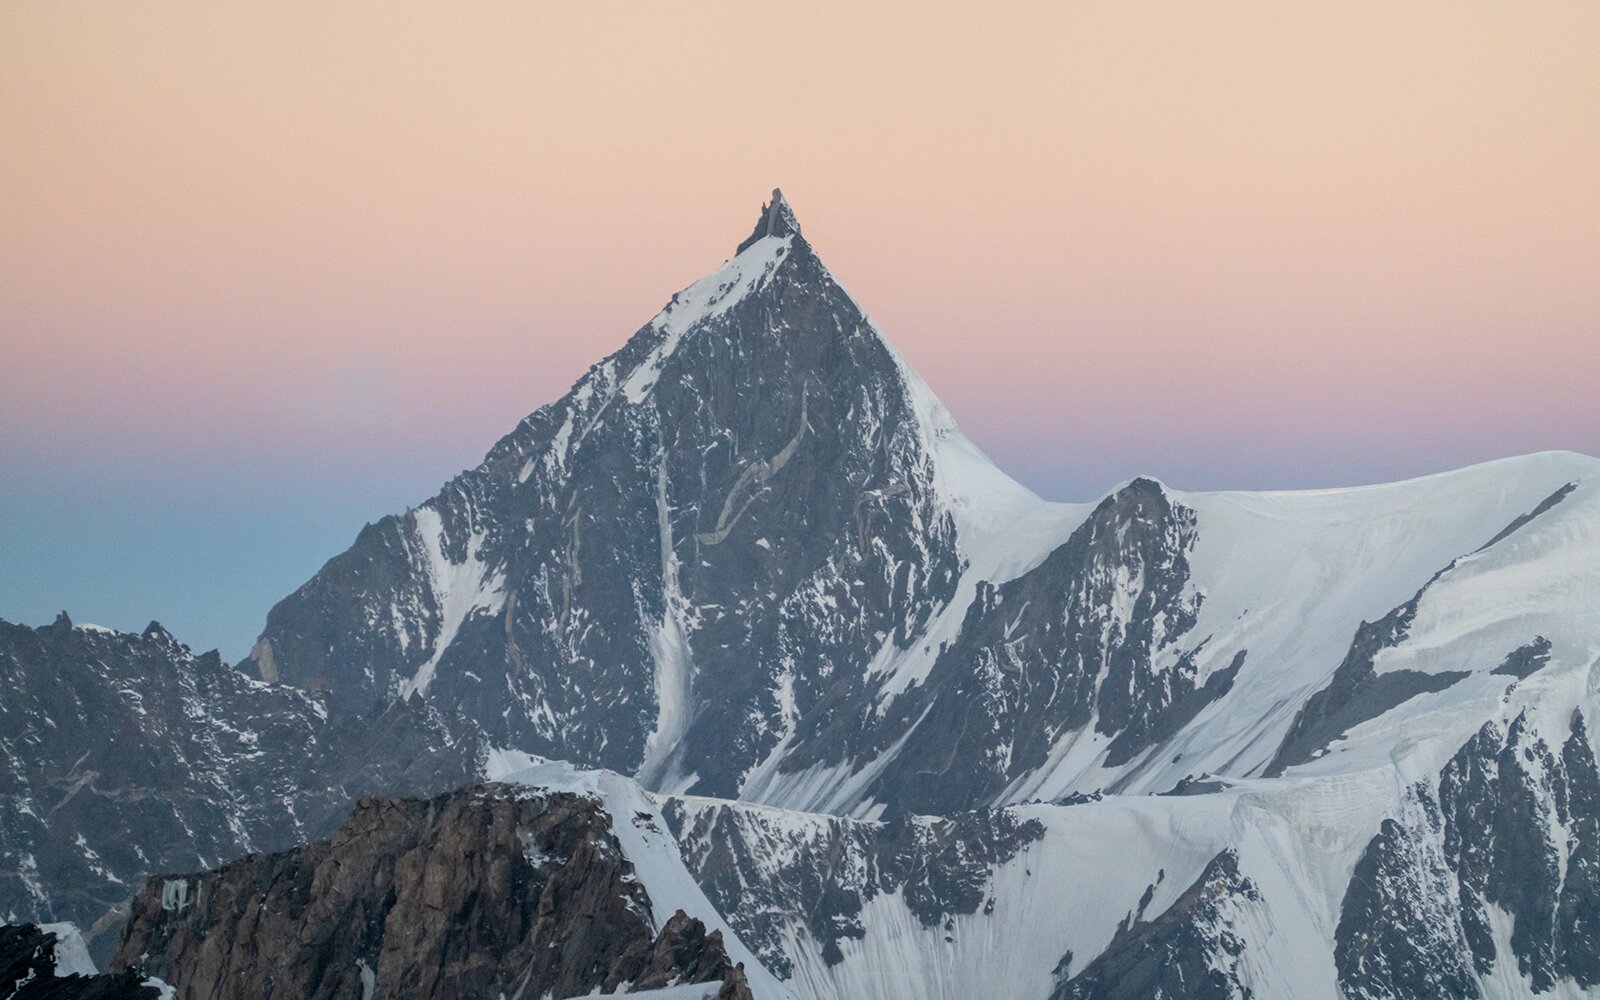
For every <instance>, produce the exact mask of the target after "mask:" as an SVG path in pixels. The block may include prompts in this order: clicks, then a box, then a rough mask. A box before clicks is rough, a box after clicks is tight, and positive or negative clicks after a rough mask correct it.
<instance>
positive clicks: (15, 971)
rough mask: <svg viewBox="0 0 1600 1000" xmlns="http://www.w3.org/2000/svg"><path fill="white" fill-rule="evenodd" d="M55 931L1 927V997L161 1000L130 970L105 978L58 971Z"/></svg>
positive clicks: (155, 990) (23, 999) (10, 999)
mask: <svg viewBox="0 0 1600 1000" xmlns="http://www.w3.org/2000/svg"><path fill="white" fill-rule="evenodd" d="M57 943H58V942H57V938H56V935H55V933H54V932H52V931H49V930H46V929H44V928H42V927H39V926H38V925H37V924H5V925H0V995H3V996H4V997H5V998H6V1000H159V998H160V996H161V991H160V990H159V989H158V988H156V987H155V986H147V985H145V983H144V979H143V977H141V976H139V975H138V974H137V973H135V972H134V971H133V970H131V969H124V970H122V971H121V972H115V973H108V974H104V975H96V974H88V973H77V972H69V973H63V972H62V971H61V970H59V969H58V968H57V964H56V963H57V956H56V946H57Z"/></svg>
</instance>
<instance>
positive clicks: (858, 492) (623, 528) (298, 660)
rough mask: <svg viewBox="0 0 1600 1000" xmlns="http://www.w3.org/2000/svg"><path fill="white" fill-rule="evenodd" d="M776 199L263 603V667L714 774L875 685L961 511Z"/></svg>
mask: <svg viewBox="0 0 1600 1000" xmlns="http://www.w3.org/2000/svg"><path fill="white" fill-rule="evenodd" d="M774 199H775V200H774V203H773V204H772V205H769V206H768V207H767V209H766V210H765V211H764V212H763V217H762V223H761V225H760V226H758V227H757V232H756V233H755V234H754V235H753V236H752V239H751V240H750V241H747V242H746V244H745V245H744V247H743V248H742V250H741V252H740V253H739V254H738V256H736V257H735V258H733V259H732V260H730V261H729V262H728V263H727V264H726V265H724V266H723V268H721V269H720V270H718V271H717V272H715V273H714V274H712V275H711V276H709V277H708V278H706V279H704V280H702V281H700V282H698V283H696V284H695V285H693V286H691V287H690V288H688V289H685V290H684V291H683V292H680V293H679V294H678V295H677V296H675V297H674V299H673V301H672V302H671V303H670V304H669V305H668V306H667V308H666V309H664V310H663V311H662V313H661V314H660V315H659V316H657V317H656V318H655V320H653V321H652V322H651V323H650V324H649V325H648V326H646V327H645V328H644V329H642V330H640V331H639V333H638V334H636V335H635V336H634V338H633V339H632V340H631V341H629V343H628V344H627V345H626V346H625V347H624V348H623V349H622V350H621V351H619V352H618V353H616V354H615V355H613V356H612V357H610V358H608V359H606V360H605V361H603V362H601V363H600V364H598V365H596V366H594V367H593V368H591V369H590V371H589V372H588V374H586V375H585V376H584V377H583V378H582V379H580V380H579V382H578V384H577V385H576V386H575V387H574V388H573V390H572V391H571V392H570V393H569V394H568V395H567V396H566V397H565V398H563V399H562V400H560V401H558V402H556V403H553V404H551V405H549V406H546V407H544V408H542V409H540V410H539V411H537V412H536V413H534V414H533V415H531V416H530V417H528V418H527V419H526V420H525V421H523V423H522V424H521V425H520V426H519V427H518V428H517V429H516V430H514V431H513V432H512V433H511V434H509V435H507V436H506V437H505V438H504V439H503V440H502V441H500V442H499V443H498V444H497V445H495V447H494V448H493V449H492V450H491V451H490V452H489V455H488V457H487V458H486V459H485V461H484V462H483V464H482V465H480V466H479V467H477V468H476V469H473V470H471V471H469V472H466V473H463V474H462V475H461V476H459V477H457V479H455V480H454V481H453V482H451V483H450V484H449V485H448V486H446V487H445V489H444V490H443V491H442V492H441V493H440V494H439V495H438V496H437V497H435V498H433V499H432V500H429V501H428V502H427V503H425V504H424V505H423V506H422V507H419V508H417V509H416V510H413V511H410V512H408V513H406V514H405V515H403V516H397V517H390V518H385V519H384V520H383V521H380V522H379V523H378V524H376V525H371V526H368V528H367V529H366V530H364V531H363V532H362V533H361V535H360V537H359V538H358V539H357V541H356V544H355V545H354V546H353V547H352V548H351V549H350V550H349V551H347V552H345V553H344V554H342V555H340V556H337V557H335V558H334V559H333V560H332V561H330V562H329V564H328V565H327V566H326V567H325V568H324V569H323V570H322V572H320V573H319V574H318V575H317V576H316V577H315V578H313V579H312V580H311V581H310V582H308V583H307V584H306V585H305V586H303V587H301V588H300V589H299V590H298V591H296V592H295V593H294V594H293V595H291V596H290V597H288V598H287V599H285V600H284V601H283V602H281V603H280V604H279V605H278V606H277V607H275V608H274V609H273V610H272V612H271V614H270V615H269V617H268V624H267V628H266V631H265V632H264V634H263V636H262V639H261V641H260V642H259V643H258V644H257V647H256V651H255V653H254V654H253V657H252V660H251V664H252V665H253V668H254V670H255V671H256V672H257V673H259V674H260V675H261V676H264V677H280V678H282V679H284V680H286V681H291V682H294V683H298V684H302V685H306V686H311V687H317V688H322V687H326V688H327V689H328V691H329V696H330V699H331V702H332V704H333V705H334V706H335V708H336V709H345V710H351V709H356V708H362V707H365V706H366V705H367V704H368V703H369V702H370V701H372V700H373V699H375V698H377V699H392V698H404V697H408V696H410V695H411V694H413V693H419V694H423V695H425V697H426V698H427V699H428V700H429V702H430V703H433V704H437V705H441V706H444V707H446V708H448V709H450V710H459V711H461V712H462V713H464V714H466V715H467V716H468V717H470V718H473V719H475V720H478V721H479V723H480V724H482V725H483V726H484V727H485V728H486V730H487V731H488V732H489V735H490V736H491V737H492V738H493V739H494V740H496V741H497V742H499V743H500V744H501V745H505V746H516V747H519V748H522V749H525V750H528V751H530V752H535V753H541V754H546V755H553V756H561V757H565V758H568V759H573V760H577V761H581V762H584V763H589V764H597V765H602V766H606V767H610V768H612V769H615V770H619V771H623V772H635V773H639V774H641V775H642V776H643V777H644V778H645V779H646V780H647V781H648V782H649V783H651V784H652V785H656V786H659V787H674V788H687V787H691V786H692V787H693V788H695V789H696V790H697V791H702V792H706V793H711V794H732V793H734V792H736V791H737V789H738V786H739V783H740V779H741V778H742V777H743V776H744V775H745V774H746V773H747V772H748V771H749V770H750V769H751V768H753V767H754V766H755V765H756V764H758V763H759V762H760V761H761V760H762V759H763V758H765V757H766V756H767V755H768V754H769V753H770V752H771V751H772V750H773V748H774V747H775V746H776V745H777V744H778V742H779V741H780V740H782V739H783V738H784V737H785V736H786V735H788V734H789V733H790V732H791V731H792V729H793V727H794V725H795V722H796V720H797V719H798V718H802V717H803V718H811V717H813V716H815V715H817V714H818V713H823V714H826V713H827V712H828V711H829V708H828V706H830V705H833V704H836V703H841V702H842V703H850V704H854V703H857V702H860V701H862V700H863V699H864V697H865V695H864V693H863V692H862V691H861V687H862V685H863V682H864V678H865V674H866V668H867V666H868V664H869V662H870V661H871V660H872V659H873V658H874V656H875V655H877V654H878V653H879V652H880V650H881V649H883V648H884V647H885V646H886V645H890V644H898V645H901V646H905V645H908V644H909V643H910V642H911V641H912V639H913V637H914V636H915V635H917V634H918V632H919V630H920V629H921V628H922V627H923V625H924V624H925V623H926V622H927V620H928V619H929V618H930V617H931V616H932V615H933V614H934V612H935V611H936V610H938V609H939V608H940V607H941V606H942V605H943V604H944V603H945V602H947V601H948V600H949V599H950V597H951V594H952V593H953V590H954V586H955V582H956V578H957V576H958V574H959V572H960V559H959V555H958V553H957V550H956V548H955V529H954V524H953V521H952V519H951V516H950V514H949V513H948V512H947V511H946V510H945V509H944V508H943V507H942V506H941V505H940V503H939V502H938V497H937V496H936V491H935V488H934V471H933V467H932V465H931V461H930V455H929V451H928V447H927V444H926V439H925V434H924V428H923V426H922V423H921V422H920V421H919V419H918V417H917V414H916V412H915V408H914V399H913V394H912V387H911V386H910V385H909V383H908V381H907V377H906V375H905V374H904V373H903V371H902V368H901V366H900V364H899V363H898V361H897V360H896V358H895V357H894V356H893V355H892V353H891V351H890V349H889V348H888V347H887V345H886V344H885V343H884V342H883V341H882V339H881V338H880V337H879V336H878V335H877V333H876V331H875V330H873V328H872V327H871V325H870V323H869V322H868V320H867V319H866V317H865V316H864V315H863V314H862V312H861V311H860V309H859V308H858V307H857V306H856V305H855V303H854V302H853V301H852V300H851V299H850V297H849V296H848V295H847V294H846V293H845V292H844V290H843V289H842V288H841V287H839V285H838V284H837V283H836V282H835V281H834V280H833V278H832V276H831V275H830V274H829V273H828V271H827V269H826V268H825V267H824V266H823V265H822V263H821V261H820V260H819V259H818V258H817V256H816V254H815V253H814V252H813V251H812V249H811V247H810V245H809V244H808V243H806V241H805V240H804V238H803V237H801V236H800V233H799V228H798V225H797V224H796V223H794V221H793V215H792V213H790V212H789V210H788V207H787V205H786V204H785V203H783V202H782V201H781V196H779V195H776V194H775V196H774Z"/></svg>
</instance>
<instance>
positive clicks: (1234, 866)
mask: <svg viewBox="0 0 1600 1000" xmlns="http://www.w3.org/2000/svg"><path fill="white" fill-rule="evenodd" d="M1260 902H1261V893H1260V891H1259V890H1258V889H1257V888H1256V886H1255V883H1253V882H1251V881H1250V879H1248V878H1246V877H1244V876H1243V875H1241V874H1240V872H1239V861H1238V856H1237V855H1236V854H1234V853H1233V852H1232V851H1224V852H1223V853H1221V854H1219V855H1217V857H1216V858H1215V859H1213V860H1212V862H1211V863H1210V864H1209V865H1207V866H1206V869H1205V871H1204V872H1202V873H1201V875H1200V878H1199V879H1197V880H1196V881H1195V883H1194V884H1193V885H1192V886H1190V887H1189V889H1188V890H1187V891H1186V892H1185V893H1184V894H1183V895H1182V896H1181V897H1179V898H1178V901H1177V902H1175V903H1173V904H1172V906H1171V907H1169V908H1168V909H1167V910H1166V911H1165V912H1163V913H1162V914H1161V915H1160V916H1158V917H1155V918H1153V919H1151V920H1143V919H1140V917H1134V918H1132V919H1130V920H1128V921H1126V922H1125V923H1124V924H1123V925H1122V927H1120V928H1119V929H1118V931H1117V935H1116V937H1115V938H1113V939H1112V941H1111V944H1110V946H1108V947H1107V948H1106V950H1105V951H1104V952H1102V953H1101V954H1100V955H1099V956H1098V957H1097V958H1095V960H1094V961H1093V962H1090V963H1089V964H1088V965H1087V966H1086V967H1085V968H1084V970H1083V971H1082V972H1080V973H1078V974H1077V975H1075V976H1073V977H1072V978H1071V979H1069V980H1068V981H1067V982H1065V983H1063V984H1062V986H1061V988H1060V989H1058V990H1057V991H1056V992H1055V993H1053V994H1051V1000H1141V998H1144V997H1162V998H1170V1000H1248V998H1249V997H1251V996H1253V995H1254V994H1253V993H1252V991H1251V990H1250V988H1249V986H1248V985H1247V984H1246V983H1245V982H1244V980H1243V979H1242V978H1241V975H1240V965H1241V962H1240V956H1241V955H1242V954H1243V952H1244V950H1245V939H1244V938H1243V937H1241V936H1240V935H1239V934H1238V933H1237V932H1236V930H1235V929H1234V924H1235V922H1236V921H1237V919H1238V913H1239V911H1240V910H1241V908H1243V907H1247V906H1251V905H1255V904H1259V903H1260ZM1140 916H1141V917H1142V915H1140ZM1069 961H1070V957H1069Z"/></svg>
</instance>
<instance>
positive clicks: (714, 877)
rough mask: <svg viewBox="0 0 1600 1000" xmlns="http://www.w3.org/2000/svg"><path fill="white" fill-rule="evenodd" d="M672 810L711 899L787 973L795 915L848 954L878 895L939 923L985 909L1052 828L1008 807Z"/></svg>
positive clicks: (832, 956) (674, 805)
mask: <svg viewBox="0 0 1600 1000" xmlns="http://www.w3.org/2000/svg"><path fill="white" fill-rule="evenodd" d="M663 815H664V816H665V818H666V821H667V824H668V826H669V827H670V828H671V829H672V831H673V835H674V836H675V837H676V838H677V840H678V843H679V845H680V848H681V850H682V852H683V858H684V863H685V864H686V865H687V867H688V868H689V871H690V872H691V873H692V874H693V875H694V877H695V880H696V881H697V882H699V883H700V887H701V888H702V889H703V890H704V891H705V893H706V897H707V898H708V899H709V900H710V901H711V903H712V905H713V906H715V907H716V908H717V911H718V912H719V913H721V914H722V915H723V917H724V918H725V919H726V920H727V921H728V923H729V925H730V926H731V927H733V928H734V929H735V930H736V931H737V932H738V934H739V938H740V940H742V941H744V943H745V944H746V945H748V946H749V947H751V948H753V949H754V950H755V952H756V954H757V955H758V956H759V957H760V959H761V961H762V964H764V965H765V966H766V967H767V968H768V969H771V970H772V971H773V972H774V973H776V974H778V975H779V976H780V977H787V976H789V975H790V974H791V972H792V963H791V961H790V958H789V956H787V955H786V954H784V951H783V947H782V942H783V939H784V934H785V931H786V929H788V928H789V926H790V924H791V922H797V923H799V924H800V925H801V927H802V928H803V932H804V933H805V934H808V935H809V936H810V937H811V938H812V939H813V940H814V941H816V942H817V944H818V946H819V951H820V952H821V954H822V956H823V959H824V960H825V961H826V962H828V963H829V964H830V965H831V964H836V963H837V962H839V961H840V959H841V957H842V955H841V951H840V948H839V944H840V942H841V941H844V940H847V939H859V938H861V937H862V936H863V934H864V933H865V928H864V926H863V924H862V910H863V908H864V907H865V906H866V905H867V904H868V903H870V902H871V901H872V900H873V899H874V898H876V897H877V896H879V895H889V894H894V893H898V894H899V895H900V897H901V899H902V900H903V901H904V903H905V905H906V906H907V907H908V908H909V910H910V911H911V913H912V914H914V915H915V916H916V918H917V920H918V921H919V922H920V923H921V924H922V926H923V927H927V928H931V927H937V926H938V925H940V924H943V923H945V922H946V921H947V920H948V919H949V918H950V917H953V916H957V915H960V914H971V913H977V912H978V911H979V910H980V909H981V908H983V907H984V906H985V905H986V903H988V902H990V901H991V898H992V897H991V896H990V894H989V891H990V885H989V880H990V876H991V874H992V873H993V870H994V868H995V867H996V866H998V865H1001V864H1004V863H1005V862H1007V861H1010V860H1011V859H1012V858H1014V857H1016V856H1017V854H1018V853H1019V852H1021V851H1023V850H1025V849H1026V848H1027V846H1028V845H1029V844H1031V843H1033V842H1034V841H1037V840H1039V839H1040V838H1041V837H1042V836H1043V835H1044V829H1043V827H1042V826H1041V825H1040V824H1039V822H1038V821H1036V820H1019V819H1017V818H1016V816H1015V815H1013V814H1012V813H1011V812H1009V811H1005V810H1000V811H994V812H978V813H963V814H960V815H956V816H951V817H946V818H933V817H925V816H916V817H900V818H898V819H895V820H893V821H890V822H888V823H878V822H868V821H863V820H848V819H842V818H838V817H822V816H807V817H799V816H797V817H795V820H794V821H793V822H791V823H787V824H785V823H774V822H769V821H768V820H767V818H766V817H765V816H764V815H763V814H762V812H761V811H760V810H751V809H746V808H744V807H741V806H739V805H736V804H732V803H707V802H695V801H690V802H684V801H682V800H676V799H675V800H672V801H671V802H669V804H668V806H667V808H666V809H665V810H663Z"/></svg>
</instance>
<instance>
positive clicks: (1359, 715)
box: [1266, 564, 1467, 778]
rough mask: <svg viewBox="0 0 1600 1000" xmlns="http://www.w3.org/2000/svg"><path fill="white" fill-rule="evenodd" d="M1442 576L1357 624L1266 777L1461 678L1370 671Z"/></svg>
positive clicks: (1452, 673)
mask: <svg viewBox="0 0 1600 1000" xmlns="http://www.w3.org/2000/svg"><path fill="white" fill-rule="evenodd" d="M1452 565H1454V564H1452ZM1444 572H1445V571H1444V570H1441V571H1440V572H1438V573H1436V574H1434V576H1433V579H1432V580H1429V581H1428V583H1426V584H1424V585H1423V587H1422V589H1421V590H1419V591H1417V593H1416V595H1415V596H1413V597H1412V598H1411V600H1409V601H1407V602H1406V603H1404V604H1402V605H1400V606H1399V607H1398V608H1395V609H1394V610H1393V611H1391V612H1389V613H1388V614H1387V615H1384V616H1383V617H1382V618H1380V619H1378V620H1377V621H1375V622H1362V623H1361V625H1360V627H1359V628H1357V629H1356V635H1355V639H1354V640H1352V641H1351V643H1350V650H1349V652H1347V653H1345V656H1344V660H1343V661H1342V662H1341V663H1340V664H1339V668H1338V669H1337V670H1335V671H1334V673H1333V679H1332V680H1330V681H1329V682H1328V686H1327V687H1325V688H1323V689H1322V690H1321V691H1318V692H1317V693H1316V694H1314V695H1312V696H1311V697H1310V698H1308V699H1307V700H1306V703H1305V704H1304V705H1302V706H1301V707H1300V711H1299V713H1297V714H1296V715H1295V718H1294V722H1293V724H1292V725H1290V727H1289V732H1288V733H1287V734H1285V736H1284V738H1283V743H1282V744H1281V745H1279V747H1278V752H1277V754H1275V755H1274V756H1273V758H1272V762H1271V763H1270V764H1269V765H1268V766H1267V769H1266V775H1267V777H1269V778H1270V777H1276V776H1277V775H1280V774H1282V773H1283V772H1284V771H1285V770H1287V769H1288V768H1290V767H1293V766H1294V765H1296V764H1303V763H1305V762H1306V761H1308V760H1311V759H1312V758H1313V757H1315V756H1317V754H1318V753H1319V752H1321V751H1323V750H1325V749H1326V748H1327V746H1328V745H1329V744H1330V743H1332V742H1334V741H1335V740H1338V739H1340V738H1342V737H1343V736H1344V734H1345V733H1346V732H1348V731H1349V730H1350V729H1352V728H1354V727H1355V726H1357V725H1359V724H1361V723H1363V722H1366V721H1368V720H1369V719H1376V718H1378V717H1379V716H1381V715H1383V714H1384V713H1386V712H1388V711H1390V710H1391V709H1393V708H1394V707H1395V706H1397V705H1401V704H1403V703H1405V702H1407V701H1410V700H1411V699H1412V698H1415V697H1417V696H1418V695H1421V694H1428V693H1431V692H1434V691H1443V690H1444V689H1445V688H1448V687H1450V686H1451V685H1452V684H1454V683H1456V682H1457V681H1460V680H1462V679H1463V678H1465V677H1466V676H1467V672H1466V671H1462V670H1445V671H1441V672H1440V673H1437V674H1428V673H1423V672H1421V671H1417V670H1391V671H1389V672H1387V673H1382V674H1380V673H1378V672H1377V671H1376V670H1374V669H1373V663H1374V662H1375V660H1376V659H1377V655H1378V654H1379V653H1380V652H1382V651H1383V650H1385V649H1393V648H1394V647H1395V646H1398V645H1400V643H1402V642H1404V641H1405V639H1406V637H1407V636H1408V635H1410V634H1411V622H1412V620H1413V619H1415V618H1416V616H1417V605H1418V603H1420V602H1421V600H1422V595H1423V594H1424V593H1426V592H1427V590H1428V587H1429V586H1432V584H1433V582H1434V581H1435V580H1438V579H1439V577H1440V576H1442V575H1444Z"/></svg>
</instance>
